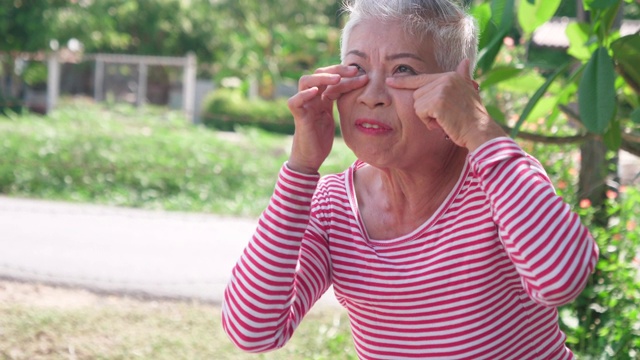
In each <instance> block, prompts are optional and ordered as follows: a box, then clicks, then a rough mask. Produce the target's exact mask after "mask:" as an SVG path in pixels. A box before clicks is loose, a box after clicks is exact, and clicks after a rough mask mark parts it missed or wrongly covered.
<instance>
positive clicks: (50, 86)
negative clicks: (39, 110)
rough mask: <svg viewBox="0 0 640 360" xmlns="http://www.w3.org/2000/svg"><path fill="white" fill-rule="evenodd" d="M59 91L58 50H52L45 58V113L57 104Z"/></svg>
mask: <svg viewBox="0 0 640 360" xmlns="http://www.w3.org/2000/svg"><path fill="white" fill-rule="evenodd" d="M59 93H60V62H59V61H58V52H57V51H54V52H53V53H52V54H50V55H49V57H48V58H47V113H49V112H50V111H51V110H53V109H54V108H55V107H56V105H57V104H58V95H59Z"/></svg>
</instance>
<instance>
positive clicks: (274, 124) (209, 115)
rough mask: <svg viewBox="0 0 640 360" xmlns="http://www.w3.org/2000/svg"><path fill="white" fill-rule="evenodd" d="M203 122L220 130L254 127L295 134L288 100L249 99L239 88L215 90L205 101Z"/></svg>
mask: <svg viewBox="0 0 640 360" xmlns="http://www.w3.org/2000/svg"><path fill="white" fill-rule="evenodd" d="M204 104H205V105H204V114H203V123H204V124H205V125H206V126H209V127H212V128H214V129H218V130H224V131H233V130H234V129H235V128H236V127H238V126H253V127H257V128H261V129H264V130H268V131H271V132H274V133H280V134H290V135H292V134H293V130H294V125H293V117H292V116H291V112H289V108H288V107H287V101H286V100H285V99H278V100H272V101H267V100H262V99H255V100H249V99H247V97H246V96H244V94H242V92H241V91H239V90H236V89H220V90H216V91H214V92H213V93H212V94H211V95H210V96H209V97H208V98H207V99H205V102H204Z"/></svg>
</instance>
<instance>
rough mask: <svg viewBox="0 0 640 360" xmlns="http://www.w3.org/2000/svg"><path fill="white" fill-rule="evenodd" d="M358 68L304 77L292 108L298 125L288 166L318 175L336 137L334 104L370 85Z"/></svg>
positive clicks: (342, 67) (331, 69) (333, 68)
mask: <svg viewBox="0 0 640 360" xmlns="http://www.w3.org/2000/svg"><path fill="white" fill-rule="evenodd" d="M358 75H359V74H358V69H357V68H356V67H355V66H346V65H332V66H328V67H324V68H320V69H318V70H316V71H315V73H313V74H311V75H305V76H302V77H301V78H300V81H299V83H298V93H297V94H295V95H294V96H292V97H291V98H289V101H288V103H287V104H288V106H289V110H290V111H291V114H293V119H294V123H295V132H294V135H293V145H292V148H291V155H290V157H289V161H288V162H287V166H288V167H289V168H290V169H291V170H294V171H298V172H302V173H307V174H315V173H317V172H318V169H319V168H320V166H321V165H322V163H323V162H324V160H325V159H326V158H327V156H329V153H330V152H331V147H332V146H333V138H334V135H335V120H334V117H333V103H334V101H335V100H337V99H338V98H339V97H340V96H341V95H342V94H344V93H346V92H349V91H352V90H355V89H357V88H359V87H361V86H364V85H365V84H366V83H367V77H366V75H359V76H358Z"/></svg>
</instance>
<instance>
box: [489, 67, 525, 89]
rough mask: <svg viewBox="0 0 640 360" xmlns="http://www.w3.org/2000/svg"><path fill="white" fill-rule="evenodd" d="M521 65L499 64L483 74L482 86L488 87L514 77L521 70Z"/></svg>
mask: <svg viewBox="0 0 640 360" xmlns="http://www.w3.org/2000/svg"><path fill="white" fill-rule="evenodd" d="M522 69H523V67H515V66H499V67H495V68H493V69H491V70H490V71H489V72H488V73H486V74H485V75H484V79H483V80H482V87H483V88H485V87H489V86H492V85H495V84H497V83H499V82H502V81H505V80H508V79H511V78H514V77H516V76H518V75H520V73H521V72H522Z"/></svg>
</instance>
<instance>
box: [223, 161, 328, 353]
mask: <svg viewBox="0 0 640 360" xmlns="http://www.w3.org/2000/svg"><path fill="white" fill-rule="evenodd" d="M318 181H319V175H304V174H298V173H295V172H293V171H291V170H289V169H288V168H287V167H286V165H285V166H283V167H282V169H281V170H280V174H279V177H278V181H277V183H276V188H275V190H274V193H273V196H272V198H271V200H270V203H269V205H268V207H267V208H266V210H265V211H264V212H263V214H262V215H261V217H260V218H259V221H258V226H257V229H256V231H255V234H254V235H253V238H252V239H251V241H250V242H249V244H248V245H247V247H246V248H245V250H244V252H243V254H242V256H241V258H240V259H239V260H238V262H237V264H236V266H235V267H234V269H233V271H232V275H231V280H230V282H229V284H228V285H227V288H226V290H225V293H224V301H223V306H222V324H223V328H224V330H225V331H226V333H227V335H228V336H229V337H230V339H231V340H232V341H233V342H234V343H235V344H236V346H238V347H239V348H241V349H243V350H245V351H250V352H264V351H269V350H273V349H277V348H280V347H282V346H283V345H284V344H285V343H286V342H287V341H288V340H289V339H290V338H291V336H292V335H293V331H294V330H295V328H296V327H297V326H298V324H299V323H300V321H301V320H302V318H303V317H304V315H305V314H306V313H307V312H308V311H309V309H310V308H311V306H312V305H313V304H314V303H315V302H316V301H317V300H318V299H319V298H320V297H321V296H322V294H323V293H324V292H325V291H326V290H327V289H328V288H329V286H330V283H331V280H330V264H329V250H328V246H327V244H326V240H325V239H324V237H323V236H321V235H320V234H319V232H318V231H314V229H316V228H317V227H313V226H309V225H310V221H311V220H310V207H311V202H312V196H313V193H314V191H315V188H316V185H317V183H318Z"/></svg>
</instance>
